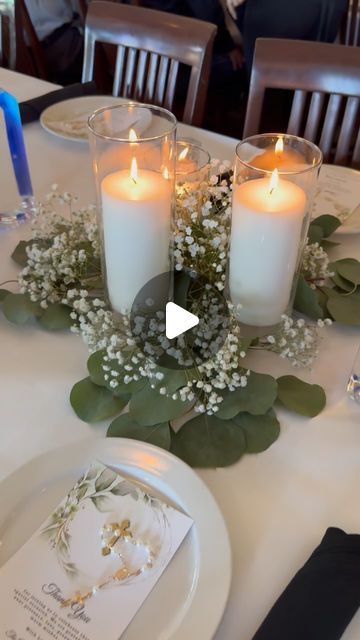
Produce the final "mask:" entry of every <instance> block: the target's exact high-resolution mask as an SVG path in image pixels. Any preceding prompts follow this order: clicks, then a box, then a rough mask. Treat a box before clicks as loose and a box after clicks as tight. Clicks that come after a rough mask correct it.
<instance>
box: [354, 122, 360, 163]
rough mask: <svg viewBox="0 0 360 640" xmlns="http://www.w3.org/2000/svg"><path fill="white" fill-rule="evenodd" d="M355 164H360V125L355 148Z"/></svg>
mask: <svg viewBox="0 0 360 640" xmlns="http://www.w3.org/2000/svg"><path fill="white" fill-rule="evenodd" d="M353 158H354V164H355V165H356V166H360V127H359V131H358V134H357V138H356V143H355V149H354V154H353Z"/></svg>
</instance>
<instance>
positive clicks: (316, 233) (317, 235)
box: [308, 223, 324, 244]
mask: <svg viewBox="0 0 360 640" xmlns="http://www.w3.org/2000/svg"><path fill="white" fill-rule="evenodd" d="M323 237H324V233H323V230H322V228H321V227H320V226H319V225H317V224H315V223H312V224H311V225H310V227H309V231H308V242H309V244H315V242H321V240H322V239H323Z"/></svg>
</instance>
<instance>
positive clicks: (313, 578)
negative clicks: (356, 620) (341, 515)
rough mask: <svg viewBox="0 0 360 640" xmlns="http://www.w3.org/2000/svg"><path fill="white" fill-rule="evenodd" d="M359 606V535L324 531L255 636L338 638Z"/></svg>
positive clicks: (262, 639)
mask: <svg viewBox="0 0 360 640" xmlns="http://www.w3.org/2000/svg"><path fill="white" fill-rule="evenodd" d="M359 606H360V535H356V534H347V533H345V532H344V531H342V530H341V529H336V528H330V529H328V530H327V531H326V533H325V536H324V538H323V539H322V541H321V543H320V545H319V546H318V547H317V549H315V551H314V552H313V553H312V555H311V556H310V558H309V559H308V560H307V562H306V563H305V564H304V566H303V567H302V569H300V571H298V573H297V574H296V575H295V576H294V578H293V579H292V581H291V582H290V584H289V585H288V586H287V587H286V589H285V591H284V592H283V593H282V594H281V596H280V598H279V599H278V600H277V602H276V603H275V604H274V606H273V608H272V609H271V610H270V612H269V613H268V615H267V617H266V618H265V620H264V622H263V623H262V625H261V626H260V628H259V629H258V631H257V632H256V634H255V636H254V638H253V640H339V638H341V636H342V634H343V633H344V631H345V629H346V627H347V626H348V624H349V622H350V620H351V619H352V617H353V616H354V615H355V613H356V611H357V610H358V608H359Z"/></svg>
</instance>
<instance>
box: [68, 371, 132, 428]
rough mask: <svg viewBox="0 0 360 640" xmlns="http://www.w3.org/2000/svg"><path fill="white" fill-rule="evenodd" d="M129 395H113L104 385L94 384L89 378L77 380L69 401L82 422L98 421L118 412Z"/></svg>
mask: <svg viewBox="0 0 360 640" xmlns="http://www.w3.org/2000/svg"><path fill="white" fill-rule="evenodd" d="M128 401H129V396H120V397H118V398H117V397H115V396H114V395H113V394H112V393H111V391H109V390H108V389H106V388H105V387H99V386H98V385H96V384H94V383H93V382H92V381H91V379H90V378H84V379H83V380H80V382H77V383H76V384H75V385H74V386H73V388H72V390H71V393H70V403H71V406H72V408H73V409H74V411H75V413H76V415H77V416H78V417H79V418H80V419H81V420H84V422H98V421H99V420H104V419H105V418H111V417H112V416H114V415H116V414H117V413H120V411H122V409H123V408H124V407H125V406H126V405H127V403H128Z"/></svg>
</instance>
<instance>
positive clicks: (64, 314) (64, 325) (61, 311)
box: [38, 302, 73, 331]
mask: <svg viewBox="0 0 360 640" xmlns="http://www.w3.org/2000/svg"><path fill="white" fill-rule="evenodd" d="M70 313H71V308H70V307H68V306H66V305H64V304H60V303H58V302H55V303H54V304H50V305H49V306H48V307H47V309H45V311H44V313H43V314H42V315H41V316H40V317H39V319H38V320H39V324H41V326H42V327H43V328H44V329H49V330H50V331H61V329H69V327H71V325H72V324H73V322H72V320H71V318H70Z"/></svg>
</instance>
